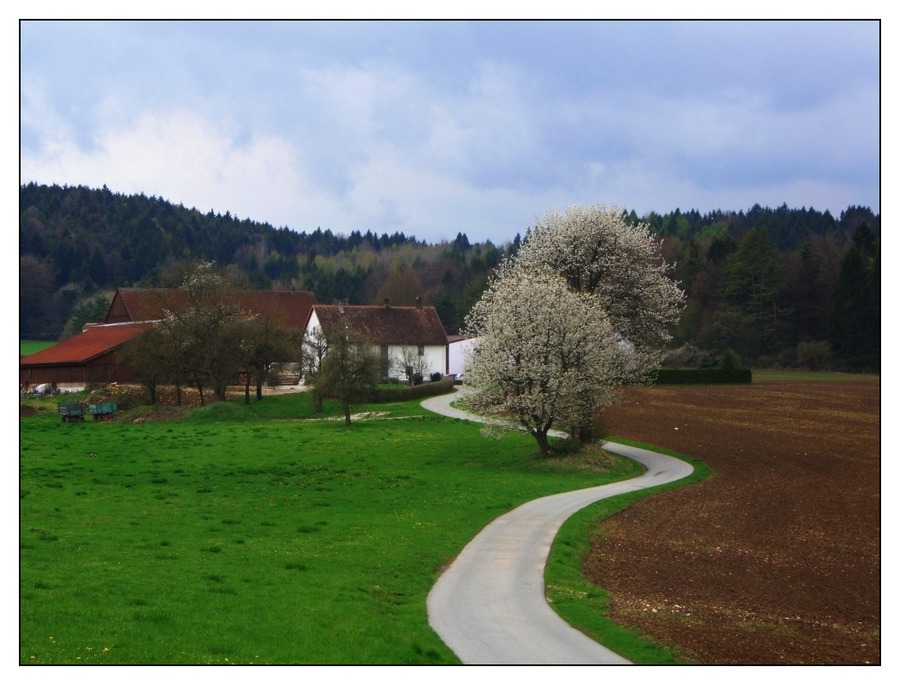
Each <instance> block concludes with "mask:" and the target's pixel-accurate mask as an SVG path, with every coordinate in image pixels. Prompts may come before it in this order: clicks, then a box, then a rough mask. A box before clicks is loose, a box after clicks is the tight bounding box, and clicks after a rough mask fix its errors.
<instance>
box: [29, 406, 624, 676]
mask: <svg viewBox="0 0 900 685" xmlns="http://www.w3.org/2000/svg"><path fill="white" fill-rule="evenodd" d="M28 402H29V403H30V404H32V405H33V406H35V407H37V408H38V411H37V412H36V413H35V414H34V415H32V416H28V417H26V418H22V419H21V422H20V445H21V454H20V496H21V499H20V546H21V551H20V662H21V663H22V664H228V663H231V664H251V663H252V664H450V663H456V662H457V660H456V658H455V656H454V655H453V654H452V653H451V652H450V651H449V650H448V649H447V648H446V647H445V646H444V645H443V643H442V642H441V640H440V639H439V638H438V637H437V635H435V634H434V633H433V631H432V630H431V629H430V628H429V626H428V619H427V615H426V608H425V599H426V596H427V594H428V592H429V590H430V589H431V586H432V585H433V583H434V581H435V580H436V579H437V577H438V575H439V574H440V571H441V569H442V568H443V567H444V566H445V565H446V564H448V563H449V562H450V561H452V559H453V558H454V556H455V555H456V554H457V553H458V552H459V551H460V550H461V549H462V548H463V547H464V546H465V544H466V543H467V542H468V541H469V540H470V539H471V538H472V537H474V536H475V535H476V534H477V532H478V531H479V530H480V529H481V528H482V527H484V526H485V525H486V524H487V523H488V522H490V521H491V520H492V519H494V518H496V517H497V516H498V515H500V514H502V513H503V512H506V511H508V510H510V509H512V508H514V507H516V506H517V505H519V504H521V503H523V502H526V501H528V500H530V499H534V498H536V497H540V496H543V495H547V494H550V493H555V492H561V491H565V490H571V489H576V488H581V487H586V486H589V485H596V484H600V483H604V482H609V481H613V480H620V479H622V478H627V477H631V476H634V475H637V473H638V472H639V467H638V466H637V465H635V464H634V463H633V462H630V461H627V460H621V459H617V458H612V457H607V456H605V455H604V454H602V453H600V452H588V453H583V454H579V455H570V456H563V457H557V458H553V459H549V460H547V459H541V458H539V457H538V456H537V450H536V446H535V444H534V441H533V440H532V439H531V438H529V437H527V436H524V435H521V434H511V435H509V436H507V437H505V438H503V439H501V440H497V439H489V438H485V437H484V436H482V434H481V432H480V428H479V427H478V426H477V425H474V424H470V423H468V422H465V421H458V420H453V419H446V418H441V417H437V416H434V415H433V414H430V413H428V412H426V411H425V410H423V409H421V408H420V407H419V406H418V403H417V402H407V403H397V404H387V405H372V406H368V407H359V408H354V409H355V411H368V412H372V413H371V414H370V416H369V417H367V418H365V419H360V420H356V421H355V422H354V423H353V425H352V426H350V427H349V428H347V427H345V426H343V425H342V423H341V422H340V421H336V420H330V419H327V418H326V419H323V418H322V415H314V414H313V413H312V408H311V405H310V402H309V396H308V395H307V394H302V393H301V394H297V395H287V396H278V397H267V398H266V399H264V400H263V401H262V402H255V401H254V402H252V403H251V404H250V405H244V404H243V403H242V402H241V401H234V402H231V401H230V402H227V403H218V404H214V405H211V406H207V407H205V408H202V409H199V410H197V411H195V412H193V413H191V414H190V415H186V416H183V417H180V418H170V419H169V420H166V421H154V420H152V418H150V419H148V420H147V421H146V422H144V423H134V421H133V419H134V417H135V416H137V413H136V412H137V410H135V412H134V413H130V414H129V413H127V412H125V413H120V415H119V416H118V417H117V419H116V420H115V421H113V422H98V423H95V422H91V421H86V422H85V423H83V424H64V423H62V422H61V421H60V419H59V417H58V416H57V414H56V403H55V400H28ZM326 414H327V415H328V416H330V417H336V416H337V415H338V414H339V408H338V407H337V406H332V405H329V406H327V407H326ZM571 564H577V559H575V560H574V561H572V562H571Z"/></svg>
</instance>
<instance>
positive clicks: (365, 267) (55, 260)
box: [19, 184, 880, 365]
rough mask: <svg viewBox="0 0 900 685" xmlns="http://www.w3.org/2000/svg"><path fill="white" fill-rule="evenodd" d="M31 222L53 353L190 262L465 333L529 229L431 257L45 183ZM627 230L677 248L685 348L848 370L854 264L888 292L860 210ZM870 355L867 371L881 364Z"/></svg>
mask: <svg viewBox="0 0 900 685" xmlns="http://www.w3.org/2000/svg"><path fill="white" fill-rule="evenodd" d="M548 209H551V208H548ZM19 210H20V217H19V257H20V336H21V337H23V338H43V339H55V338H58V337H60V335H65V334H71V333H73V332H77V330H80V326H81V323H82V322H83V321H85V320H96V318H98V317H97V312H105V303H106V302H108V299H106V298H108V296H109V294H110V293H111V292H112V291H114V289H115V288H116V287H126V286H136V285H137V286H153V285H167V284H169V283H167V278H168V277H170V276H171V274H172V273H173V272H174V267H175V266H176V265H177V264H178V263H179V262H183V261H188V260H194V259H203V260H207V261H212V262H215V263H216V264H218V265H219V266H222V267H227V269H228V270H229V271H230V272H231V273H232V274H233V275H235V276H236V277H237V278H239V279H240V280H242V281H243V284H244V285H245V287H248V288H253V289H270V288H276V289H285V288H295V289H297V290H311V291H312V292H313V293H315V295H316V297H317V298H318V300H319V301H320V302H324V303H328V302H336V301H346V302H350V303H354V304H372V303H380V302H382V301H383V299H384V298H385V297H389V298H390V299H391V301H392V302H395V303H397V304H405V303H408V304H412V302H413V301H414V300H415V297H416V296H417V295H424V299H425V300H426V302H428V303H429V304H432V305H434V306H435V307H436V308H437V309H438V311H439V313H440V315H441V319H442V321H444V323H445V325H446V327H447V328H448V329H449V330H450V331H451V332H453V331H455V330H457V329H458V328H460V327H461V326H462V324H463V320H464V317H465V314H466V312H467V311H468V309H469V307H470V306H471V305H472V303H474V302H475V301H476V300H477V298H478V296H479V295H480V293H481V292H482V290H483V288H484V285H485V283H486V280H487V277H488V276H489V274H490V272H491V270H492V269H493V268H494V267H495V266H496V265H497V264H498V263H499V261H500V260H501V258H502V257H503V255H504V254H508V253H509V252H510V251H512V250H514V249H515V247H516V246H517V244H518V242H519V235H518V234H515V235H513V232H514V231H520V232H521V234H522V235H524V234H525V233H526V231H527V228H528V227H527V226H522V227H510V232H511V235H510V242H509V243H507V244H506V245H502V246H496V245H493V244H492V243H490V242H485V243H470V242H469V240H468V238H467V236H466V235H465V233H464V232H463V231H460V233H459V234H458V235H457V237H456V239H455V240H453V241H451V242H444V243H440V244H427V243H425V242H423V241H420V240H417V239H416V238H415V237H413V236H407V235H404V234H403V233H394V234H391V235H388V234H382V235H376V234H373V233H371V232H368V231H367V232H366V233H362V232H360V231H353V232H350V233H349V234H337V233H333V232H332V231H331V230H327V229H326V230H322V229H317V230H316V231H313V232H310V233H306V232H298V231H294V230H291V229H290V228H288V227H281V228H275V227H273V226H271V225H269V224H265V223H258V222H255V221H251V220H249V219H238V218H237V217H234V216H231V215H230V214H229V213H227V212H226V213H225V214H224V215H222V214H216V213H213V212H207V213H203V212H200V211H198V210H197V209H193V208H192V209H187V208H185V207H183V206H181V205H175V204H172V203H170V202H167V201H165V200H163V199H160V198H156V197H147V196H145V195H122V194H117V193H113V192H111V191H110V190H108V189H107V188H105V187H104V188H102V189H90V188H86V187H60V186H55V185H54V186H46V185H36V184H28V185H24V186H22V187H21V188H20V202H19ZM628 218H629V219H630V220H632V221H643V222H646V223H648V224H650V226H651V228H652V230H653V231H654V232H655V233H656V234H658V235H660V236H662V237H664V238H665V241H664V252H665V255H666V258H667V259H668V260H670V261H672V262H674V263H676V265H677V267H676V274H677V277H678V279H679V280H680V281H681V282H682V286H683V287H684V288H685V290H686V291H687V293H688V296H689V305H688V309H687V311H686V312H685V316H684V317H683V319H682V323H681V326H680V327H679V330H678V332H677V340H676V342H678V343H691V344H692V345H694V346H696V347H699V348H700V349H702V350H712V351H721V350H722V349H724V348H732V349H734V350H736V351H737V352H738V353H739V354H742V355H744V357H745V358H747V359H748V360H754V361H755V360H757V359H761V358H764V359H768V358H772V359H773V360H777V358H781V359H784V360H785V361H786V362H789V361H790V360H789V358H795V357H796V348H797V345H798V343H802V342H824V343H828V344H829V345H832V346H834V345H835V344H836V345H837V348H836V352H838V355H837V356H838V357H839V358H840V360H843V359H844V358H845V357H846V356H847V355H846V354H845V353H843V352H840V350H843V349H845V348H846V347H847V346H848V345H849V346H851V347H854V346H856V345H855V343H853V342H846V341H845V342H843V343H842V342H840V340H838V338H840V335H838V336H837V338H835V337H834V336H835V335H836V334H837V331H838V329H839V328H841V327H842V326H840V325H839V324H837V323H835V320H834V318H835V315H836V311H837V310H836V308H837V307H839V306H840V305H841V304H842V302H843V300H842V299H841V298H842V297H844V296H842V295H841V294H840V287H841V286H840V283H839V281H840V278H839V277H840V275H841V272H842V267H844V265H845V262H847V260H848V259H850V260H851V261H852V260H856V257H859V258H860V259H859V260H857V261H858V262H859V263H858V264H857V267H858V268H857V271H860V270H861V271H860V274H857V275H856V276H854V275H853V274H852V273H851V274H850V275H848V276H847V277H846V278H847V279H850V280H856V281H859V280H860V279H862V281H866V282H867V283H868V285H867V286H865V294H863V295H856V296H854V297H856V298H857V299H858V298H859V297H862V298H863V299H864V300H866V301H868V300H869V299H871V297H874V295H870V291H872V290H873V289H877V288H876V284H875V283H874V282H875V281H876V280H878V279H877V273H878V269H879V268H880V267H879V265H880V257H879V255H880V241H879V237H880V217H879V216H878V215H875V214H873V213H872V212H871V211H870V210H869V209H867V208H863V207H849V208H848V209H847V210H846V211H844V212H842V213H841V215H840V216H839V217H837V218H835V217H833V216H832V215H831V214H830V213H828V212H824V213H823V212H819V211H816V210H813V209H805V208H804V209H790V208H788V207H787V206H782V207H779V208H776V209H769V208H763V207H760V206H758V205H756V206H754V207H752V208H751V209H749V210H746V211H715V212H710V213H707V214H700V213H699V212H697V211H694V210H692V211H689V212H681V211H679V210H675V211H674V212H671V213H669V214H656V213H652V214H650V215H648V216H643V217H641V216H638V215H637V214H635V213H634V212H631V213H630V214H629V215H628ZM313 222H314V219H313ZM461 228H462V227H461ZM851 252H852V253H853V254H852V255H851V256H850V257H848V255H850V254H851ZM846 268H850V267H849V266H848V267H846ZM757 271H758V273H757ZM851 271H852V269H851ZM866 279H868V280H866ZM748 283H749V285H748ZM851 285H853V287H857V289H858V288H859V287H860V284H859V283H856V284H855V285H854V284H847V285H846V286H845V289H847V292H848V293H849V292H850V290H849V288H851ZM846 297H849V295H847V296H846ZM879 297H880V296H879ZM879 303H880V300H879ZM845 306H846V303H845ZM858 308H859V307H857V309H858ZM864 308H865V309H866V311H867V312H869V313H871V311H872V309H871V307H870V306H869V305H866V307H864ZM851 309H852V308H851ZM845 315H846V312H845ZM870 318H871V317H870ZM876 318H877V316H876ZM871 330H872V329H871V326H870V327H869V328H868V329H866V331H868V334H869V335H870V336H871ZM878 330H880V329H878ZM863 332H865V331H863ZM876 337H877V336H876ZM842 345H843V346H844V347H841V346H842ZM854 355H855V353H854ZM863 356H865V358H866V359H867V360H868V362H866V363H867V364H871V362H872V353H871V351H870V352H866V353H865V354H864V355H863ZM857 362H858V360H857ZM857 362H854V363H856V364H857V365H858V363H857Z"/></svg>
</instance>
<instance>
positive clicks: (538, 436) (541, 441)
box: [531, 430, 550, 457]
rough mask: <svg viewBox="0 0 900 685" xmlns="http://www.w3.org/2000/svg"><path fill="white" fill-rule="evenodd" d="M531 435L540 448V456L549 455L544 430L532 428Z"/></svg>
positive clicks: (548, 445)
mask: <svg viewBox="0 0 900 685" xmlns="http://www.w3.org/2000/svg"><path fill="white" fill-rule="evenodd" d="M531 435H532V436H533V437H534V439H535V440H536V441H537V444H538V447H539V448H540V450H541V456H542V457H549V456H550V440H549V439H548V438H547V431H546V430H533V431H531Z"/></svg>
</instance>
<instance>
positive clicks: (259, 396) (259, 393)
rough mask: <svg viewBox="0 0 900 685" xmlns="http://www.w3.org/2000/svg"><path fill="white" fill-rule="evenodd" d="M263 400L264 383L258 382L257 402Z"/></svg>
mask: <svg viewBox="0 0 900 685" xmlns="http://www.w3.org/2000/svg"><path fill="white" fill-rule="evenodd" d="M262 398H263V394H262V381H256V401H257V402H258V401H259V400H261V399H262Z"/></svg>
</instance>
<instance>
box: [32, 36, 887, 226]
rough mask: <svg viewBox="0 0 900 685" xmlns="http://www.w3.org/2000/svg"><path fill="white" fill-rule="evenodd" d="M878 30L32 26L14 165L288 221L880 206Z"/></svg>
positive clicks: (481, 219)
mask: <svg viewBox="0 0 900 685" xmlns="http://www.w3.org/2000/svg"><path fill="white" fill-rule="evenodd" d="M872 35H873V31H872V26H871V25H868V24H867V25H857V24H846V23H843V24H835V25H834V26H832V25H831V24H828V23H827V22H826V24H825V25H824V27H823V26H822V25H820V24H817V23H815V22H812V23H810V24H809V25H807V24H806V23H790V22H788V23H778V24H767V23H765V22H761V23H752V24H744V23H737V24H729V23H702V22H700V23H694V22H684V23H677V22H676V23H674V24H672V23H665V22H660V23H653V22H651V23H641V22H637V23H619V22H551V23H544V22H534V23H533V22H483V23H481V22H474V23H470V22H460V23H446V22H430V23H429V22H426V23H416V22H410V23H400V24H393V23H390V22H386V23H381V22H354V23H349V24H342V23H319V22H276V23H274V24H272V23H265V22H264V23H250V24H247V23H242V22H234V23H227V22H226V23H224V24H219V23H200V24H191V23H168V22H159V23H149V24H147V23H142V22H130V23H129V22H126V23H112V24H104V23H101V24H99V25H96V24H93V23H90V22H87V23H71V24H67V23H64V22H63V23H54V24H52V26H49V27H45V26H43V25H38V24H29V23H26V24H25V25H24V29H23V45H22V109H21V112H22V129H21V130H22V146H21V151H20V155H21V174H22V180H23V181H25V182H27V181H31V180H34V181H38V182H43V183H67V184H70V185H76V184H85V185H92V186H101V185H104V184H105V185H107V186H108V187H110V188H111V189H113V190H116V191H118V192H143V193H145V194H147V195H158V196H162V197H165V198H166V199H170V200H172V201H174V202H180V203H182V204H184V205H186V206H195V207H197V208H198V209H201V210H202V211H207V210H208V209H215V210H216V211H219V212H225V211H229V212H231V213H232V214H234V215H237V216H240V217H249V218H251V219H253V220H256V221H266V222H269V223H272V224H274V225H278V226H280V225H286V226H289V227H291V228H293V229H296V230H315V228H316V227H317V226H321V227H322V228H331V229H332V230H334V231H336V232H342V233H349V232H350V231H352V230H367V229H371V230H373V231H377V232H393V231H395V230H402V231H404V232H406V233H408V234H409V233H412V234H414V235H416V236H417V237H419V238H424V239H439V238H440V237H449V238H451V239H452V238H453V237H454V236H455V235H456V233H457V232H458V231H460V230H462V231H464V232H467V233H468V234H469V235H470V237H471V238H474V239H476V240H480V239H484V238H487V237H489V238H491V239H492V240H494V241H495V242H502V241H504V240H509V239H511V238H512V236H514V235H515V233H516V232H522V231H524V230H525V229H526V228H527V226H528V224H529V223H530V222H531V220H532V218H533V217H534V215H536V214H543V213H544V212H545V211H547V210H550V209H559V208H562V207H564V206H566V205H568V204H572V203H575V202H579V203H591V204H593V203H596V202H605V203H610V204H617V205H621V206H624V207H626V208H629V209H631V208H633V209H635V210H636V211H638V212H639V213H643V212H647V211H650V210H655V211H659V212H666V211H671V210H672V209H674V208H675V207H680V208H682V209H686V208H697V209H700V210H701V211H706V210H710V209H742V208H748V207H750V206H752V204H755V203H757V202H758V203H760V204H766V203H770V202H773V201H774V202H776V203H777V204H781V203H782V202H787V203H788V204H789V205H791V206H801V205H806V206H810V205H812V204H813V203H816V205H817V206H821V207H825V206H827V207H830V208H836V209H838V210H839V209H841V207H838V206H837V205H839V204H840V203H845V202H846V203H847V204H850V203H852V204H867V205H870V206H873V208H875V210H876V211H878V208H877V202H878V194H877V191H878V107H879V92H878V73H877V71H878V70H877V66H878V63H877V34H876V35H875V37H876V46H875V48H874V49H873V48H872V46H871V45H870V43H871V39H872ZM822 65H827V68H824V67H822ZM754 193H758V194H759V195H758V196H754ZM845 198H847V200H845ZM735 203H738V204H735ZM845 206H846V204H845Z"/></svg>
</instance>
